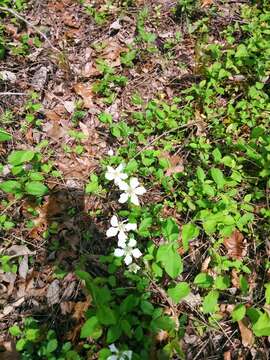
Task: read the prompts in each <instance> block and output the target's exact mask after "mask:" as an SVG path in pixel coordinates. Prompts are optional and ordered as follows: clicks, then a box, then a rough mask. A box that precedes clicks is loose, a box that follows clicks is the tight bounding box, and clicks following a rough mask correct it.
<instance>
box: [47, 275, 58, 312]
mask: <svg viewBox="0 0 270 360" xmlns="http://www.w3.org/2000/svg"><path fill="white" fill-rule="evenodd" d="M46 297H47V301H48V305H49V306H52V305H54V304H58V303H59V302H60V286H59V281H58V280H54V281H53V282H52V283H51V284H50V285H49V287H48V290H47V295H46Z"/></svg>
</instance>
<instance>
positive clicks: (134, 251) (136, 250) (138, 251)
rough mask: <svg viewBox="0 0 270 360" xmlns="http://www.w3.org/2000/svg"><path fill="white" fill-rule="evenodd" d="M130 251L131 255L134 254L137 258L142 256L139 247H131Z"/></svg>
mask: <svg viewBox="0 0 270 360" xmlns="http://www.w3.org/2000/svg"><path fill="white" fill-rule="evenodd" d="M131 253H132V256H134V257H135V258H136V259H138V258H139V257H141V256H142V253H141V252H140V250H139V249H133V250H132V251H131Z"/></svg>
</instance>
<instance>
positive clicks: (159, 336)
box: [156, 330, 169, 342]
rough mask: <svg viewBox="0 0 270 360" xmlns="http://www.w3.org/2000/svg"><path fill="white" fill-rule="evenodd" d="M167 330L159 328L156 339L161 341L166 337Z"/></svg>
mask: <svg viewBox="0 0 270 360" xmlns="http://www.w3.org/2000/svg"><path fill="white" fill-rule="evenodd" d="M168 336H169V334H168V332H167V331H165V330H160V331H159V332H158V333H157V335H156V341H158V342H162V341H165V340H167V339H168Z"/></svg>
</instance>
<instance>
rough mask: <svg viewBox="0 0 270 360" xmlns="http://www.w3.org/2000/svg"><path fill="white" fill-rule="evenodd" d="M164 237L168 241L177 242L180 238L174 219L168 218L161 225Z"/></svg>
mask: <svg viewBox="0 0 270 360" xmlns="http://www.w3.org/2000/svg"><path fill="white" fill-rule="evenodd" d="M161 229H162V235H163V236H164V237H165V239H166V240H168V241H177V240H178V237H179V228H178V225H177V223H176V222H175V220H174V219H173V218H168V219H166V220H165V221H163V223H162V225H161Z"/></svg>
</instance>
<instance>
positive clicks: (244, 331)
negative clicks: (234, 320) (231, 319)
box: [238, 320, 254, 347]
mask: <svg viewBox="0 0 270 360" xmlns="http://www.w3.org/2000/svg"><path fill="white" fill-rule="evenodd" d="M238 326H239V330H240V333H241V337H242V344H243V346H245V347H248V346H252V345H253V343H254V336H253V333H252V331H251V330H250V329H249V328H248V327H247V326H246V325H245V323H244V321H242V320H240V321H238Z"/></svg>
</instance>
